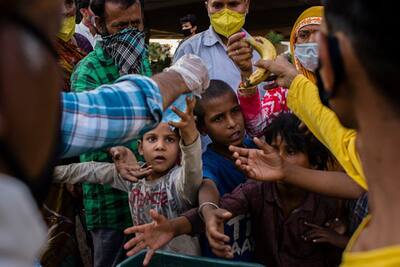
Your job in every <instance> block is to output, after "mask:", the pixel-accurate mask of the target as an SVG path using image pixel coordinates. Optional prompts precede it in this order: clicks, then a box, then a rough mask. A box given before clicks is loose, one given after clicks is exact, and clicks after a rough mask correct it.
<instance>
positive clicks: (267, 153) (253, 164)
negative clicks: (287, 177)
mask: <svg viewBox="0 0 400 267" xmlns="http://www.w3.org/2000/svg"><path fill="white" fill-rule="evenodd" d="M254 143H255V144H256V145H257V146H258V147H259V148H260V149H251V148H242V147H236V146H230V147H229V150H230V151H231V152H233V157H234V158H235V159H236V161H235V164H236V165H237V166H238V167H239V168H240V169H241V170H242V171H243V172H245V174H246V175H247V177H248V178H250V179H254V180H259V181H276V180H281V179H283V178H284V170H283V160H282V158H281V156H280V155H279V154H278V152H277V151H276V150H275V149H274V148H273V147H271V146H270V145H268V144H267V143H265V142H263V141H261V140H260V139H258V138H254Z"/></svg>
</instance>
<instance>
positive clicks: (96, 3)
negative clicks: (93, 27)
mask: <svg viewBox="0 0 400 267" xmlns="http://www.w3.org/2000/svg"><path fill="white" fill-rule="evenodd" d="M106 2H110V3H116V4H120V5H121V6H122V7H123V8H128V7H130V6H132V5H133V4H136V3H139V4H140V2H139V1H138V0H91V1H90V9H91V10H92V11H93V13H94V14H95V15H96V16H98V17H100V18H102V19H104V8H105V4H106Z"/></svg>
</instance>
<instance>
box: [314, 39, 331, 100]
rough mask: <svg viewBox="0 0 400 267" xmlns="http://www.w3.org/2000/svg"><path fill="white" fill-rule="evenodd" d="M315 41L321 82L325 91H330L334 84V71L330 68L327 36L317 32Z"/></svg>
mask: <svg viewBox="0 0 400 267" xmlns="http://www.w3.org/2000/svg"><path fill="white" fill-rule="evenodd" d="M317 43H318V47H319V60H320V64H321V68H320V70H319V72H320V75H321V79H322V82H323V84H324V87H325V90H326V91H327V92H329V93H330V92H332V88H333V84H334V79H335V77H334V71H333V68H332V63H331V59H330V57H329V48H328V38H327V35H326V34H324V33H322V32H319V34H318V36H317Z"/></svg>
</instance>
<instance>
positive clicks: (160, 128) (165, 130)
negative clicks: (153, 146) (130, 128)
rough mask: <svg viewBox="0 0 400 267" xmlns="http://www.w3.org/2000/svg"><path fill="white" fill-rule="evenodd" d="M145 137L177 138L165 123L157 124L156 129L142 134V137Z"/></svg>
mask: <svg viewBox="0 0 400 267" xmlns="http://www.w3.org/2000/svg"><path fill="white" fill-rule="evenodd" d="M146 135H160V136H164V135H176V136H177V134H176V132H175V131H172V129H171V127H169V125H168V124H167V123H160V124H158V125H157V127H156V128H154V129H153V130H150V131H148V132H146V133H145V134H144V136H146Z"/></svg>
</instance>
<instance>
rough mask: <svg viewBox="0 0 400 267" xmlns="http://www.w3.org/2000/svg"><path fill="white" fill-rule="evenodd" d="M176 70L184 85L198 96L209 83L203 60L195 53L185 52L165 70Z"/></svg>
mask: <svg viewBox="0 0 400 267" xmlns="http://www.w3.org/2000/svg"><path fill="white" fill-rule="evenodd" d="M170 70H172V71H176V72H177V73H179V74H180V75H181V76H182V79H183V80H184V82H185V84H186V86H187V87H188V88H189V90H190V91H191V92H192V93H194V94H195V95H196V96H200V95H201V94H202V93H203V92H204V91H205V90H206V89H207V88H208V86H209V85H210V78H209V76H208V70H207V67H206V65H205V64H204V62H203V60H202V59H201V58H199V57H198V56H196V55H193V54H186V55H184V56H183V57H181V58H180V59H179V60H178V61H177V62H176V63H175V64H174V65H172V66H171V67H169V68H168V69H166V71H170Z"/></svg>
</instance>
